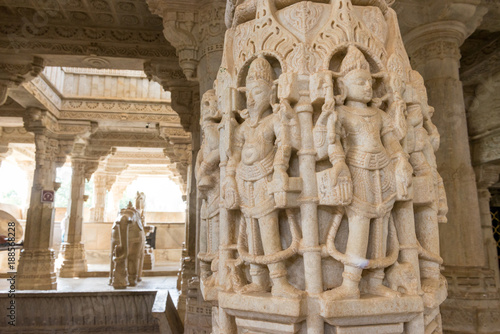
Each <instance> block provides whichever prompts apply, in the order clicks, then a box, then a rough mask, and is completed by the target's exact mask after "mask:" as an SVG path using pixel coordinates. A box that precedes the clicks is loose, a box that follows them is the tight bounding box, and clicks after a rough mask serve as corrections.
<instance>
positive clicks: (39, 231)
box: [16, 131, 65, 290]
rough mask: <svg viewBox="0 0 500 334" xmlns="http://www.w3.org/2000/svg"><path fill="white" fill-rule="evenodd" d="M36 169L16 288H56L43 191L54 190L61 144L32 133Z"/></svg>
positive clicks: (49, 212)
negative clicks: (33, 135) (33, 136)
mask: <svg viewBox="0 0 500 334" xmlns="http://www.w3.org/2000/svg"><path fill="white" fill-rule="evenodd" d="M35 145H36V169H35V174H34V178H33V187H32V189H31V201H30V208H29V209H28V215H27V220H26V231H25V237H24V248H23V249H22V250H21V255H20V258H19V267H18V270H17V282H16V283H17V285H16V287H17V289H18V290H51V289H56V288H57V283H56V273H55V270H54V260H55V254H54V250H53V249H51V248H50V247H51V244H52V229H53V221H54V203H53V202H42V192H43V191H55V190H56V188H57V185H56V183H55V178H56V167H60V166H62V165H63V164H64V160H65V157H64V158H62V157H61V156H60V159H59V160H58V153H59V151H60V143H59V141H58V140H57V139H53V138H50V137H48V136H46V135H45V134H44V133H43V131H40V132H35Z"/></svg>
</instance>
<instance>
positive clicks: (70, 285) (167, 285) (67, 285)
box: [0, 276, 179, 305]
mask: <svg viewBox="0 0 500 334" xmlns="http://www.w3.org/2000/svg"><path fill="white" fill-rule="evenodd" d="M108 280H109V279H108V278H107V277H87V278H57V291H54V292H100V291H113V290H114V289H113V287H112V286H110V285H108ZM176 286H177V276H155V277H144V278H143V279H142V282H140V283H139V284H138V285H137V286H135V287H128V288H127V290H129V291H134V290H139V291H140V290H168V291H169V293H170V296H171V297H172V301H173V302H174V305H177V300H178V299H179V291H178V290H177V288H176ZM8 287H9V282H8V281H7V279H6V278H2V279H0V293H5V292H7V290H8ZM121 291H123V290H121Z"/></svg>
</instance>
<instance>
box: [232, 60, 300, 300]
mask: <svg viewBox="0 0 500 334" xmlns="http://www.w3.org/2000/svg"><path fill="white" fill-rule="evenodd" d="M273 82H274V71H273V69H272V67H271V65H270V64H269V62H268V61H267V60H266V59H265V58H264V57H259V58H257V59H255V60H254V61H253V62H252V64H251V65H250V68H249V71H248V76H247V78H246V102H247V108H248V109H247V110H246V111H245V118H246V120H245V121H244V122H243V123H242V124H241V125H239V126H238V127H237V128H236V130H235V134H234V139H233V143H232V144H233V145H232V153H231V156H230V157H229V161H228V166H227V169H226V179H225V181H224V201H225V204H226V207H227V208H228V209H237V208H241V211H242V214H243V217H244V219H245V220H246V223H247V227H248V230H249V231H248V235H249V239H250V240H249V242H248V244H249V250H250V252H251V253H253V254H254V255H257V253H258V252H260V248H261V247H260V244H262V247H263V252H264V254H265V255H270V254H275V253H277V252H279V251H281V250H282V247H281V240H280V232H279V226H278V208H281V207H285V206H286V193H285V190H286V188H287V186H288V180H289V178H288V174H287V169H288V165H289V160H290V154H291V146H290V144H289V143H288V142H285V141H284V140H283V139H282V138H283V136H282V134H283V133H284V131H286V129H284V125H283V124H282V123H281V122H280V118H279V116H278V115H277V114H274V113H273V109H272V106H271V98H272V87H273ZM271 184H272V185H273V186H272V187H271ZM271 188H272V189H274V190H273V191H274V193H271V191H272V189H271ZM259 232H260V233H259ZM259 239H260V240H259ZM268 268H269V274H270V278H271V280H272V290H271V293H272V295H273V296H279V297H296V296H298V295H299V291H298V290H297V289H295V288H294V287H293V286H292V285H290V283H288V281H287V278H286V275H287V270H286V268H285V263H284V262H283V261H280V262H277V263H272V264H269V265H268ZM250 275H251V276H252V283H251V284H248V285H247V286H245V287H244V288H243V289H242V291H241V292H243V293H248V292H265V291H266V290H267V285H268V283H267V276H266V272H265V270H264V268H263V266H261V265H257V264H251V266H250Z"/></svg>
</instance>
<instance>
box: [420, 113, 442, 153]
mask: <svg viewBox="0 0 500 334" xmlns="http://www.w3.org/2000/svg"><path fill="white" fill-rule="evenodd" d="M424 128H425V129H426V130H427V133H428V134H429V138H430V141H431V145H432V148H433V149H434V152H437V150H438V149H439V145H440V144H441V143H440V141H441V137H440V136H439V132H438V129H437V127H436V126H435V125H434V123H432V121H431V120H430V119H426V120H425V121H424Z"/></svg>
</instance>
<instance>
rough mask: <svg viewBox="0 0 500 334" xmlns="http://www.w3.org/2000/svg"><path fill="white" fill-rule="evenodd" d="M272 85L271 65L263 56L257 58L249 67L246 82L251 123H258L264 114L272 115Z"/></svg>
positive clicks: (272, 73) (272, 71) (272, 72)
mask: <svg viewBox="0 0 500 334" xmlns="http://www.w3.org/2000/svg"><path fill="white" fill-rule="evenodd" d="M273 83H274V70H273V68H272V67H271V64H270V63H269V62H268V61H267V60H266V59H265V58H264V57H263V56H259V57H257V58H256V59H255V60H254V61H253V62H252V64H251V65H250V68H249V70H248V76H247V80H246V95H247V108H248V115H249V116H250V119H251V120H252V123H255V122H258V121H259V119H260V118H261V117H263V116H265V114H266V112H270V113H272V108H271V96H272V92H273Z"/></svg>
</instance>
